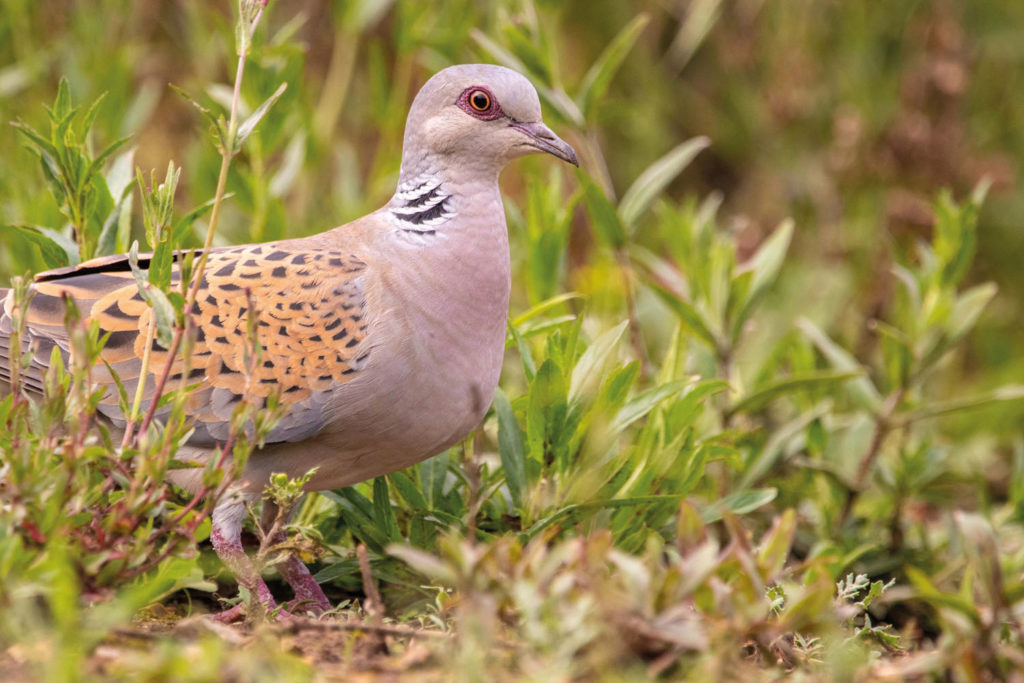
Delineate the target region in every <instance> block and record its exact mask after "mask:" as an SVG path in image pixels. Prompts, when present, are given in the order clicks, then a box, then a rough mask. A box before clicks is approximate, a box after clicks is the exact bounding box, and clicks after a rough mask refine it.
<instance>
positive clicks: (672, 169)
mask: <svg viewBox="0 0 1024 683" xmlns="http://www.w3.org/2000/svg"><path fill="white" fill-rule="evenodd" d="M710 144H711V141H710V140H709V139H708V138H706V137H704V136H699V137H695V138H691V139H689V140H687V141H686V142H684V143H682V144H680V145H678V146H677V147H675V148H674V149H673V150H672V151H670V152H669V153H668V154H666V155H665V156H663V157H661V158H660V159H658V160H657V161H655V162H654V163H653V164H651V165H650V166H648V167H647V168H646V169H645V170H644V172H643V173H641V174H640V175H639V176H638V177H637V179H636V180H634V181H633V184H632V185H630V186H629V189H628V190H626V193H625V194H623V195H622V201H620V202H619V215H620V216H622V222H623V223H625V225H626V229H627V232H628V233H629V234H630V235H632V234H633V233H634V232H635V230H636V222H637V220H639V218H640V216H641V215H642V214H643V212H644V211H646V210H647V207H649V206H650V205H651V202H652V201H654V198H655V197H656V196H657V195H659V194H660V193H661V192H662V191H664V189H665V188H666V187H668V184H669V183H671V182H672V181H673V180H674V179H675V178H676V176H678V175H679V174H680V173H682V172H683V169H684V168H686V167H687V166H689V165H690V162H691V161H693V159H694V157H696V156H697V155H698V154H699V153H700V152H701V151H702V150H704V149H706V148H707V146H708V145H710Z"/></svg>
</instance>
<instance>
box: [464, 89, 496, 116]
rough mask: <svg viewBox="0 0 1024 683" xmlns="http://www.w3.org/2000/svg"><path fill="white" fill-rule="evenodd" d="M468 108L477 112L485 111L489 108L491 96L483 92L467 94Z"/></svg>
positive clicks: (477, 91)
mask: <svg viewBox="0 0 1024 683" xmlns="http://www.w3.org/2000/svg"><path fill="white" fill-rule="evenodd" d="M469 106H471V107H473V109H475V110H477V111H487V110H488V109H490V107H491V96H490V95H488V94H487V93H486V92H484V91H483V90H474V91H473V92H471V93H469Z"/></svg>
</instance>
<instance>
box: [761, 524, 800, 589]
mask: <svg viewBox="0 0 1024 683" xmlns="http://www.w3.org/2000/svg"><path fill="white" fill-rule="evenodd" d="M795 533H796V511H795V510H794V509H793V508H788V509H787V510H786V511H785V512H783V513H782V515H781V516H779V517H776V518H775V523H774V524H773V525H772V528H771V531H769V532H768V533H767V534H765V536H764V538H763V539H762V540H761V546H760V547H759V548H758V551H757V560H758V564H759V565H760V566H761V568H762V569H763V571H764V579H765V580H766V581H770V580H772V579H773V578H774V577H776V576H778V575H779V574H780V573H781V572H782V568H783V567H785V566H786V560H787V559H788V558H789V551H790V549H791V548H792V546H793V536H794V535H795Z"/></svg>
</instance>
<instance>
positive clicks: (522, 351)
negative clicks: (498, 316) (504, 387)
mask: <svg viewBox="0 0 1024 683" xmlns="http://www.w3.org/2000/svg"><path fill="white" fill-rule="evenodd" d="M507 327H508V333H509V334H510V335H511V336H512V339H513V341H514V342H515V345H516V348H518V349H519V357H520V359H522V361H523V373H524V374H525V375H526V380H527V381H528V382H532V381H533V378H534V375H536V374H537V364H536V363H535V362H534V360H533V352H532V351H530V345H529V344H527V343H526V340H525V338H524V337H523V335H522V334H520V332H519V330H518V329H516V326H515V325H514V324H513V323H512V321H511V320H510V321H508V325H507Z"/></svg>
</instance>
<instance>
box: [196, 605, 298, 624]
mask: <svg viewBox="0 0 1024 683" xmlns="http://www.w3.org/2000/svg"><path fill="white" fill-rule="evenodd" d="M288 606H289V607H290V606H291V604H290V603H289V605H288ZM263 607H264V609H265V610H266V612H265V614H267V616H268V617H270V619H269V620H270V621H276V622H278V623H284V622H289V621H293V620H294V619H295V618H296V616H295V615H294V614H292V613H291V612H290V611H289V610H288V609H286V608H284V607H279V606H278V605H277V604H276V603H275V602H274V601H271V602H270V604H267V603H263ZM248 612H249V605H248V604H247V603H245V602H240V603H238V604H237V605H235V606H234V607H229V608H228V609H226V610H223V611H221V612H217V613H216V614H214V615H212V619H213V620H214V621H216V622H218V623H220V624H234V623H237V622H240V621H244V620H245V618H246V616H247V615H248Z"/></svg>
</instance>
